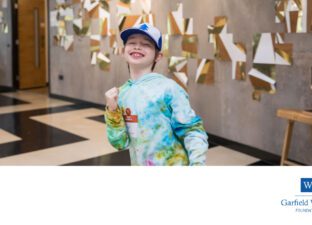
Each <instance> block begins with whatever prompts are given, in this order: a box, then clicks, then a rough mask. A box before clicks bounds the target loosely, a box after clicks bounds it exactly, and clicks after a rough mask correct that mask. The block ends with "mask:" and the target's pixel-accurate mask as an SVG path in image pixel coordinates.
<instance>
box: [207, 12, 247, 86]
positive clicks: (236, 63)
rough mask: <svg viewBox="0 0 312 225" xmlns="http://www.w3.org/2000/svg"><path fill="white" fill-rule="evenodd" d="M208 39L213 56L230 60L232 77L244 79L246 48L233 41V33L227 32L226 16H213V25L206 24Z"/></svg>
mask: <svg viewBox="0 0 312 225" xmlns="http://www.w3.org/2000/svg"><path fill="white" fill-rule="evenodd" d="M208 41H209V43H211V44H213V46H214V56H215V58H216V59H218V60H222V61H232V79H233V80H245V79H246V72H245V68H246V58H247V57H246V48H245V46H244V45H243V44H241V43H234V42H233V34H230V33H228V32H227V18H226V17H224V16H219V17H216V18H215V25H214V26H208Z"/></svg>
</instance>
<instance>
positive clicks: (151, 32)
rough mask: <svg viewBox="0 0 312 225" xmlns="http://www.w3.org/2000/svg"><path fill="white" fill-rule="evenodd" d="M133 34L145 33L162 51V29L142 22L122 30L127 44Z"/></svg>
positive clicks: (124, 41) (122, 37) (123, 38)
mask: <svg viewBox="0 0 312 225" xmlns="http://www.w3.org/2000/svg"><path fill="white" fill-rule="evenodd" d="M132 34H144V35H147V36H148V37H149V38H151V39H152V40H153V41H154V42H155V45H156V48H157V49H158V50H159V51H161V45H162V37H161V33H160V31H159V30H158V29H157V28H156V27H153V26H152V25H151V24H148V23H142V24H139V25H136V26H133V27H131V28H129V29H125V30H123V31H122V32H121V34H120V37H121V39H122V40H123V43H124V44H126V42H127V40H128V38H129V36H130V35H132Z"/></svg>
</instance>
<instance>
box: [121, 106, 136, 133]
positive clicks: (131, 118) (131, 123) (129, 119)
mask: <svg viewBox="0 0 312 225" xmlns="http://www.w3.org/2000/svg"><path fill="white" fill-rule="evenodd" d="M123 117H124V120H125V122H126V126H127V129H128V132H129V135H130V136H131V137H134V138H136V137H138V133H139V129H138V116H137V115H132V112H131V109H130V108H126V110H125V111H124V113H123Z"/></svg>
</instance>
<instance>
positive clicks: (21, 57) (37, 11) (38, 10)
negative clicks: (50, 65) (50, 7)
mask: <svg viewBox="0 0 312 225" xmlns="http://www.w3.org/2000/svg"><path fill="white" fill-rule="evenodd" d="M12 2H13V7H12V9H13V11H14V12H13V13H12V15H13V18H12V20H13V27H14V31H13V43H14V44H15V49H14V50H13V62H14V63H13V80H14V86H15V88H16V89H29V88H38V87H46V86H47V83H48V79H47V0H31V1H29V0H13V1H12Z"/></svg>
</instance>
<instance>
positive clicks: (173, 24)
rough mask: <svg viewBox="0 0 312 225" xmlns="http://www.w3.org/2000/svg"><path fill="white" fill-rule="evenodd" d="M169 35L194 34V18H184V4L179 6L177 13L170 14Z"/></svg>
mask: <svg viewBox="0 0 312 225" xmlns="http://www.w3.org/2000/svg"><path fill="white" fill-rule="evenodd" d="M167 27H168V34H169V35H184V34H189V35H191V34H194V32H193V18H187V19H184V18H183V4H182V3H179V4H178V9H177V11H173V12H170V13H169V15H168V20H167Z"/></svg>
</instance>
